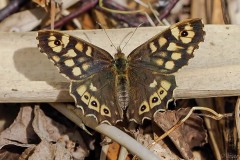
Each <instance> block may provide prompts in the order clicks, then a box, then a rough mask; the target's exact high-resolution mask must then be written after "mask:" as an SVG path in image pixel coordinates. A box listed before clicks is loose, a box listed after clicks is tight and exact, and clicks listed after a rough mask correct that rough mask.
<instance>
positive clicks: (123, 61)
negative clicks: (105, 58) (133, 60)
mask: <svg viewBox="0 0 240 160" xmlns="http://www.w3.org/2000/svg"><path fill="white" fill-rule="evenodd" d="M114 67H115V75H116V76H115V88H116V97H117V102H118V104H119V106H120V107H121V108H122V109H123V110H125V109H126V108H127V107H128V103H129V79H128V72H127V71H128V63H127V58H126V56H125V54H123V53H122V52H120V51H119V52H118V53H117V54H115V56H114Z"/></svg>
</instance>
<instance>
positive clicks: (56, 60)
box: [52, 56, 60, 62]
mask: <svg viewBox="0 0 240 160" xmlns="http://www.w3.org/2000/svg"><path fill="white" fill-rule="evenodd" d="M52 59H53V60H54V61H55V62H59V61H60V57H58V56H52Z"/></svg>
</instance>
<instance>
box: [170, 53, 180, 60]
mask: <svg viewBox="0 0 240 160" xmlns="http://www.w3.org/2000/svg"><path fill="white" fill-rule="evenodd" d="M171 58H172V59H173V60H179V59H181V58H182V54H181V53H179V52H173V53H172V55H171Z"/></svg>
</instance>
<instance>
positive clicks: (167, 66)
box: [165, 61, 175, 69]
mask: <svg viewBox="0 0 240 160" xmlns="http://www.w3.org/2000/svg"><path fill="white" fill-rule="evenodd" d="M174 66H175V64H174V62H173V61H167V62H166V63H165V68H167V69H173V68H174Z"/></svg>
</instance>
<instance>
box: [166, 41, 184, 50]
mask: <svg viewBox="0 0 240 160" xmlns="http://www.w3.org/2000/svg"><path fill="white" fill-rule="evenodd" d="M179 49H183V47H181V46H178V45H176V43H173V42H172V43H169V45H168V48H167V50H168V51H177V50H179Z"/></svg>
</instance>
